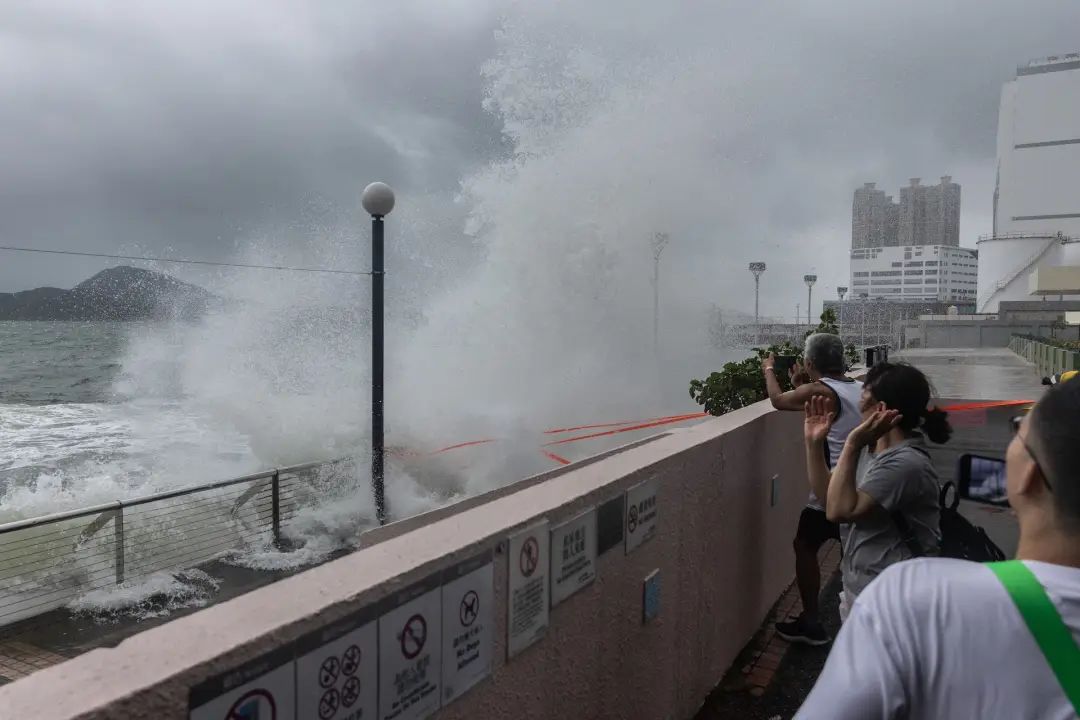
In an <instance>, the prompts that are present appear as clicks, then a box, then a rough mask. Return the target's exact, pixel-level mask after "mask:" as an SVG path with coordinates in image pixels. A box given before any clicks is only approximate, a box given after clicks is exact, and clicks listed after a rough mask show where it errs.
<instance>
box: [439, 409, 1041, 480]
mask: <svg viewBox="0 0 1080 720" xmlns="http://www.w3.org/2000/svg"><path fill="white" fill-rule="evenodd" d="M1034 402H1035V401H1034V400H988V401H983V402H970V403H961V404H958V405H946V406H944V407H942V408H941V409H942V410H944V411H946V412H954V413H955V412H964V411H967V410H983V409H987V408H995V407H1016V406H1019V405H1031V404H1033V403H1034ZM706 416H707V413H703V412H696V413H687V414H685V415H666V416H664V417H659V418H650V419H647V420H623V421H621V422H610V423H598V424H594V425H578V426H575V427H566V428H555V429H552V430H545V431H544V434H545V435H558V434H562V433H568V432H576V431H578V430H602V429H604V428H614V429H612V430H604V432H596V433H588V434H586V435H575V436H574V437H568V438H563V439H562V440H554V441H552V442H549V443H545V444H544V447H551V446H553V445H564V444H566V443H572V442H577V441H578V440H592V439H594V438H600V437H610V436H612V435H618V434H619V433H624V432H634V431H637V430H647V429H649V428H654V427H660V426H662V425H671V424H674V423H680V422H685V421H686V420H694V419H696V418H701V417H706ZM493 442H496V438H487V439H485V440H472V441H469V442H463V443H457V444H456V445H450V446H448V447H444V448H440V449H438V450H434V451H432V452H431V454H432V455H437V454H439V453H444V452H447V451H449V450H457V449H459V448H465V447H472V446H475V445H486V444H488V443H493ZM542 452H543V453H544V454H545V455H546V456H547V457H548V458H550V459H552V460H554V461H556V462H558V463H561V464H563V465H569V464H570V461H569V460H567V459H566V458H564V457H559V456H558V455H555V454H554V453H549V452H548V451H547V450H542Z"/></svg>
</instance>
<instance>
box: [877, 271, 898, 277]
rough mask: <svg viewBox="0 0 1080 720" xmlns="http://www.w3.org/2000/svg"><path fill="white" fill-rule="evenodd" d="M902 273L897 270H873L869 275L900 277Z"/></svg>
mask: <svg viewBox="0 0 1080 720" xmlns="http://www.w3.org/2000/svg"><path fill="white" fill-rule="evenodd" d="M901 275H903V273H902V272H900V271H899V270H875V271H874V272H872V273H870V277H900V276H901Z"/></svg>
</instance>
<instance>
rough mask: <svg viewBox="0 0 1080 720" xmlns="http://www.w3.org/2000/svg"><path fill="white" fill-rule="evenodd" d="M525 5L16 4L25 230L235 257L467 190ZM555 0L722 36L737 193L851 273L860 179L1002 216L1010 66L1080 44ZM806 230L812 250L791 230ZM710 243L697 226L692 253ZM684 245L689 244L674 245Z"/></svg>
mask: <svg viewBox="0 0 1080 720" xmlns="http://www.w3.org/2000/svg"><path fill="white" fill-rule="evenodd" d="M495 1H496V0H493V2H495ZM614 5H618V6H619V7H620V8H621V9H620V10H619V11H618V12H613V11H612V8H613V6H614ZM520 7H521V6H514V5H513V4H509V5H507V6H499V7H494V6H493V5H492V4H489V3H487V2H468V1H467V0H456V1H455V2H419V1H418V0H413V1H411V2H397V3H384V4H383V7H377V6H376V5H375V4H372V3H292V2H285V1H284V0H262V1H261V2H255V1H254V0H237V1H236V2H228V3H216V2H206V1H199V2H187V3H167V2H134V1H133V0H111V1H108V2H100V3H94V4H93V6H92V7H90V4H87V3H78V4H76V3H66V2H64V3H61V2H52V1H47V0H33V1H32V2H15V3H6V4H5V5H4V6H3V8H2V9H0V159H2V169H0V237H2V238H3V240H4V241H5V242H4V244H7V243H10V244H21V243H29V244H36V245H39V246H60V247H69V248H79V249H104V250H110V249H115V248H139V249H143V250H148V251H150V250H156V249H162V248H167V247H168V248H171V249H172V250H173V251H175V252H176V253H177V254H179V255H182V256H188V257H224V256H225V255H228V254H230V252H231V251H232V249H233V247H234V243H235V241H236V240H237V238H238V237H242V236H243V235H244V234H245V233H252V232H260V231H269V232H276V231H277V230H278V229H279V228H281V227H283V226H285V225H288V224H290V223H292V224H297V223H299V224H303V223H304V222H305V218H306V217H308V216H309V215H311V214H313V213H314V214H315V215H319V216H320V217H323V216H330V217H333V216H336V215H340V214H341V213H343V212H345V210H346V209H350V208H353V207H354V206H355V203H356V201H355V196H356V193H357V191H358V189H359V188H361V187H362V186H363V185H364V184H365V183H366V182H367V181H369V180H370V179H372V178H376V177H378V178H383V179H386V180H388V181H389V182H392V183H394V184H395V185H396V186H398V188H399V190H401V191H402V192H404V193H417V194H424V195H426V196H430V195H431V194H433V193H434V194H439V193H441V194H444V195H446V196H450V195H452V194H453V193H454V192H455V190H456V188H457V183H458V181H459V179H460V177H461V176H462V174H463V173H466V172H468V171H469V170H470V169H471V168H473V167H475V166H476V165H477V164H478V163H481V162H484V161H485V160H486V159H488V158H490V157H492V156H493V155H495V154H497V153H499V152H500V150H501V146H500V140H499V132H498V129H499V128H498V123H497V121H496V120H495V119H494V118H493V117H491V116H490V115H488V114H486V113H484V111H483V110H482V107H481V100H482V87H481V82H482V81H481V76H480V66H481V63H482V62H483V61H484V59H485V58H487V57H489V56H490V55H491V54H492V53H493V52H494V50H495V44H494V42H495V41H494V30H495V28H496V27H497V25H498V22H499V17H500V15H499V14H500V13H506V14H510V15H512V14H513V13H515V12H516V11H517V10H518V9H520ZM699 8H703V9H700V10H699ZM530 12H534V13H535V12H537V11H536V10H535V7H530ZM542 12H546V13H548V14H549V15H550V17H551V18H552V22H555V23H557V22H558V19H559V15H560V14H561V13H565V14H574V15H575V20H574V21H573V23H571V24H572V25H574V26H575V27H576V32H578V34H579V35H580V37H581V42H582V43H584V44H588V43H592V42H595V43H598V44H599V45H600V46H601V47H602V50H601V53H602V54H604V55H605V56H606V57H607V58H608V60H609V61H610V62H612V63H615V64H618V63H619V62H621V61H626V62H630V61H632V60H635V59H637V58H639V57H640V56H641V55H642V53H643V50H642V48H643V47H651V48H663V49H664V50H665V51H668V52H677V51H678V49H679V48H680V47H682V46H685V47H697V48H701V47H707V46H712V47H715V48H717V54H718V56H719V57H721V58H722V62H721V65H723V66H724V67H719V68H718V72H724V71H727V72H729V73H732V74H734V75H736V76H738V77H739V78H741V81H740V82H738V83H735V84H734V85H732V89H731V90H730V91H729V92H730V107H731V109H732V112H734V113H738V114H739V115H740V116H742V117H744V118H749V119H750V121H747V122H741V123H739V124H738V125H737V127H736V128H734V129H733V135H732V137H731V138H729V139H728V140H727V141H725V142H724V143H723V147H724V155H723V157H720V158H718V162H730V163H737V164H739V166H740V167H742V168H743V172H744V173H745V182H743V183H740V187H739V188H735V189H733V191H732V192H734V193H744V194H745V195H746V197H747V198H748V201H747V202H746V203H745V205H746V206H747V207H752V208H754V209H755V212H757V213H758V215H759V217H756V218H749V219H748V218H742V219H739V220H738V222H737V223H735V224H734V227H733V228H732V229H733V230H737V231H740V232H753V233H754V235H753V236H754V237H767V238H769V239H768V240H766V241H762V245H761V247H760V251H761V252H764V253H765V254H766V255H768V256H770V258H771V257H772V256H773V255H775V257H776V262H777V263H778V268H779V267H782V263H784V262H787V263H789V264H791V268H789V271H790V272H791V273H795V274H798V273H797V272H796V271H797V270H799V268H801V267H803V266H805V265H807V264H809V263H810V262H816V263H818V267H817V269H818V270H819V274H821V275H822V277H823V283H827V284H832V282H833V277H832V276H833V275H835V276H836V277H835V280H836V281H837V282H839V281H840V280H842V279H843V277H844V275H845V274H846V264H847V256H846V253H845V251H844V249H845V247H844V243H846V241H847V237H848V233H849V222H850V216H849V213H850V202H851V191H852V189H853V188H854V187H855V186H857V185H858V184H860V183H862V182H863V181H870V180H875V181H878V183H879V186H880V187H883V188H885V189H887V190H888V191H891V192H896V191H898V189H899V186H900V185H901V184H904V183H906V179H907V178H908V177H912V176H922V177H924V178H925V179H926V181H928V182H929V181H934V180H936V179H937V177H938V176H939V175H943V174H947V173H951V174H952V175H953V176H954V178H955V179H956V180H957V181H959V182H960V183H961V184H963V185H964V193H965V195H964V212H965V216H964V228H963V232H964V238H963V240H964V242H965V243H966V244H970V243H971V242H972V241H973V240H974V235H976V234H978V233H980V232H986V231H988V230H989V228H988V227H984V224H985V222H984V221H986V220H988V216H989V208H990V197H989V190H990V189H991V188H992V178H993V167H994V153H995V148H994V140H995V133H996V126H997V104H998V98H999V93H1000V88H1001V84H1002V83H1003V82H1005V81H1007V80H1009V79H1010V78H1011V77H1012V76H1013V72H1014V70H1015V66H1016V65H1017V64H1019V63H1023V62H1025V61H1026V60H1028V59H1030V58H1033V57H1038V56H1041V55H1046V54H1052V53H1057V52H1068V51H1073V50H1077V49H1080V47H1078V45H1080V40H1077V39H1076V36H1075V29H1076V28H1077V27H1080V4H1078V3H1075V2H1073V1H1071V0H1057V1H1054V0H1035V1H1033V2H1027V3H1016V2H1011V1H1010V2H1004V1H1000V2H988V1H987V0H981V1H976V0H959V1H954V2H930V1H928V0H921V1H919V2H908V3H887V4H886V3H866V2H857V1H856V0H844V1H843V2H839V1H837V2H817V3H807V2H799V3H795V2H758V3H749V2H745V3H723V4H719V3H714V4H709V5H705V4H700V3H697V4H693V3H682V4H677V5H675V6H669V5H665V4H660V3H651V4H641V5H635V4H634V3H630V4H626V3H618V4H614V3H601V2H597V3H591V4H581V3H572V4H571V3H560V2H551V3H549V4H547V5H545V10H543V11H542ZM672 18H674V21H673V20H672ZM693 18H698V20H697V21H691V19H693ZM690 57H694V55H693V54H691V55H690ZM672 112H678V108H672ZM719 121H722V119H720V120H719ZM751 198H752V200H751ZM796 241H797V242H800V243H802V244H804V245H805V252H803V253H799V252H796V253H789V252H788V251H787V246H788V244H789V243H790V242H796ZM710 242H712V240H711V239H710V238H706V237H704V236H703V237H701V238H699V239H691V238H687V239H686V241H685V244H684V247H685V250H684V251H683V255H684V257H686V258H695V259H696V256H697V255H698V254H700V253H708V252H710V249H709V248H710V245H709V243H710ZM747 252H751V251H750V250H747ZM753 252H758V249H757V248H755V249H754V250H753ZM679 255H680V253H679V251H678V248H676V247H675V246H673V248H672V251H671V257H670V261H671V262H672V263H677V262H678V257H679ZM807 258H809V260H808V259H807ZM726 259H727V260H731V261H735V260H738V261H739V262H740V263H741V262H742V261H743V260H745V259H750V258H726ZM694 264H697V265H698V266H699V267H706V266H708V263H696V262H695V263H694ZM796 265H799V268H796ZM673 267H676V266H675V265H673ZM822 268H825V270H824V271H823V270H822ZM87 269H88V265H87V264H86V263H83V262H82V261H77V262H76V261H71V262H67V261H59V260H48V261H44V260H42V259H40V258H33V257H17V256H14V255H11V254H3V255H0V290H10V289H21V288H24V287H29V286H33V285H38V284H44V283H50V284H60V285H65V284H70V283H72V282H75V281H77V280H79V279H81V277H83V276H84V275H85V274H86V272H87ZM687 272H692V270H687ZM795 299H796V298H795V296H794V295H792V300H791V304H793V303H794V301H795ZM781 300H782V305H783V306H784V307H786V306H787V305H788V304H789V303H788V299H787V298H786V297H785V298H782V299H778V300H777V302H778V303H780V302H781Z"/></svg>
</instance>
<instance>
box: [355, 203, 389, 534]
mask: <svg viewBox="0 0 1080 720" xmlns="http://www.w3.org/2000/svg"><path fill="white" fill-rule="evenodd" d="M361 203H362V204H363V206H364V210H366V211H367V212H368V214H370V215H371V489H372V491H373V492H374V494H375V516H376V517H378V519H379V524H380V525H385V524H386V491H385V487H384V484H383V478H384V466H383V458H384V448H383V278H384V272H383V218H384V217H386V216H387V215H389V214H390V211H391V210H393V209H394V191H393V190H391V189H390V186H389V185H387V184H385V183H381V182H375V183H371V184H370V185H368V186H367V187H366V188H364V194H363V197H362V199H361Z"/></svg>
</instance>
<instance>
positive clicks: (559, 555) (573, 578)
mask: <svg viewBox="0 0 1080 720" xmlns="http://www.w3.org/2000/svg"><path fill="white" fill-rule="evenodd" d="M594 579H596V509H595V508H592V509H590V510H588V511H586V512H584V513H582V514H581V515H578V516H577V517H576V518H574V519H573V520H570V521H569V522H566V523H563V524H562V525H559V526H557V527H555V528H553V529H552V531H551V605H552V607H554V606H556V605H558V604H559V603H561V602H562V601H563V600H565V599H566V598H568V597H570V596H571V595H573V594H574V593H576V592H577V591H578V590H580V589H582V588H583V587H585V586H586V585H588V584H589V583H591V582H592V581H593V580H594Z"/></svg>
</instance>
